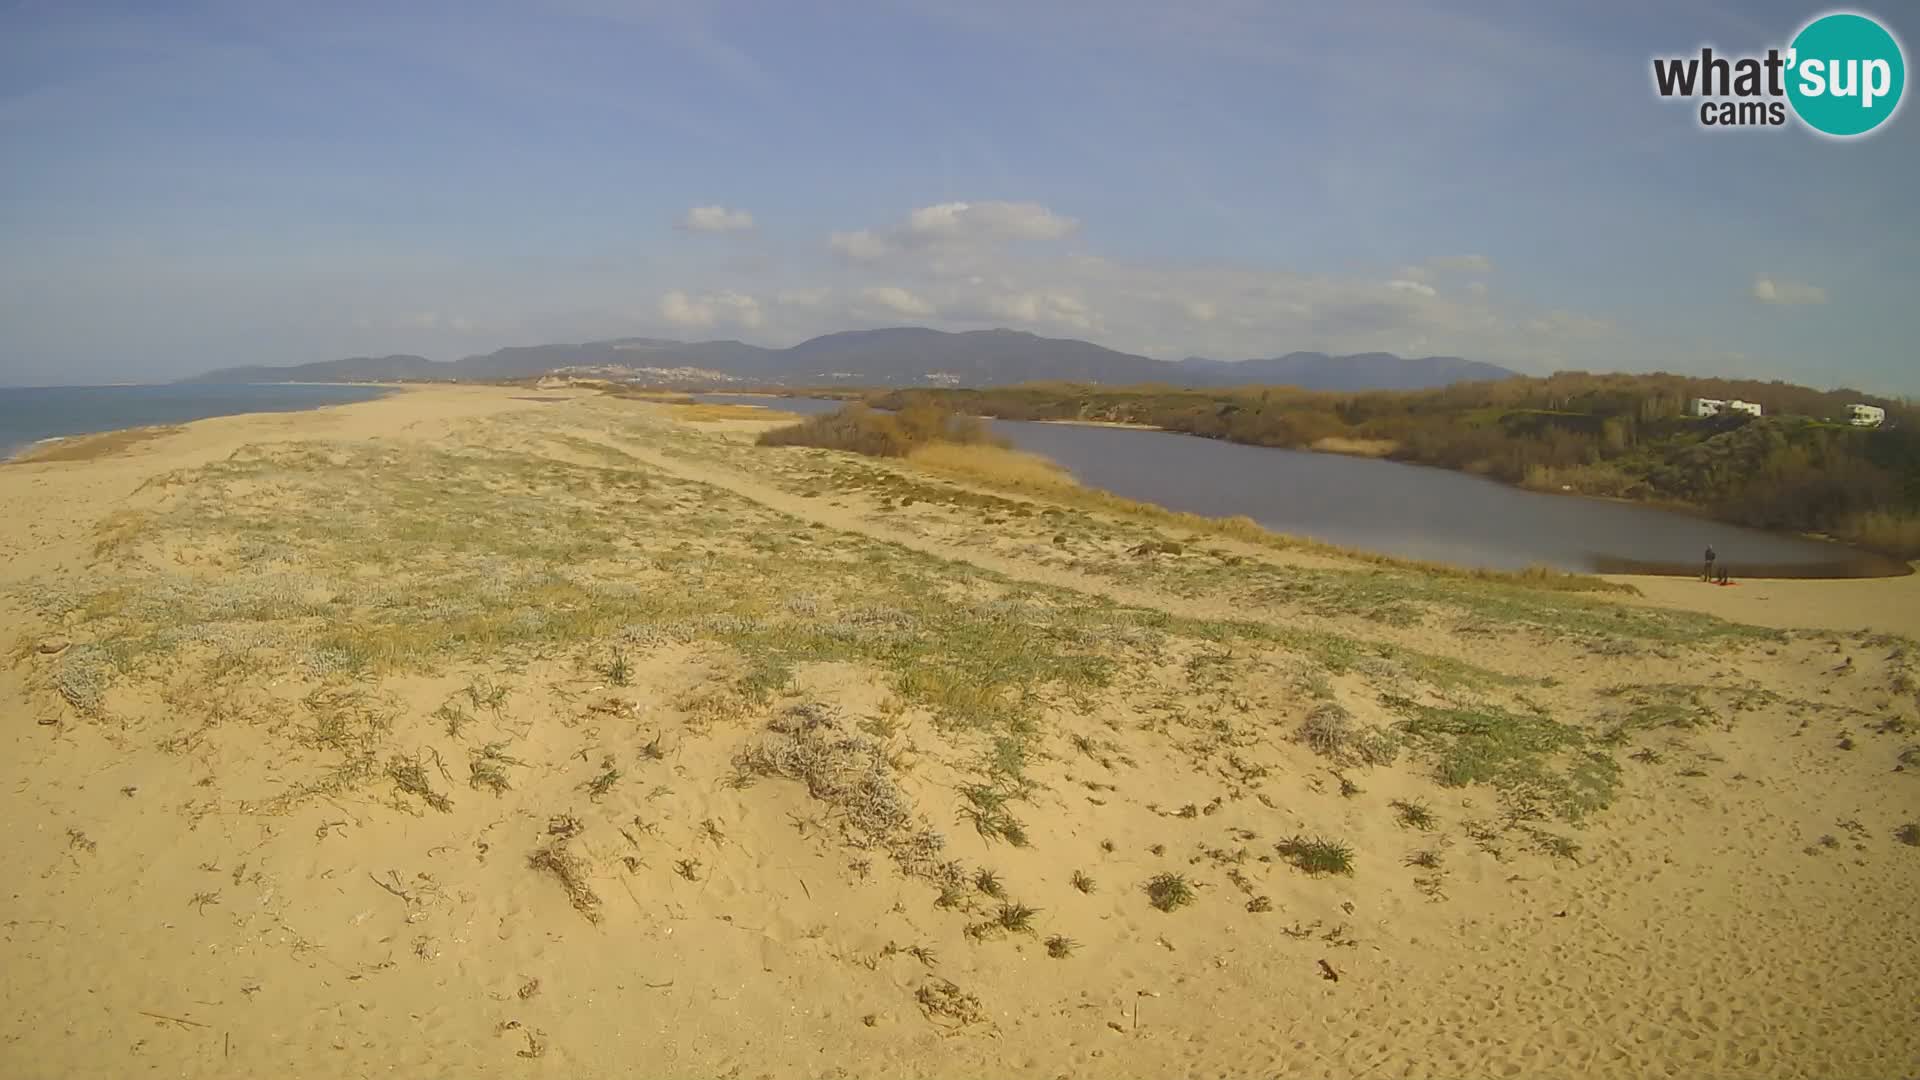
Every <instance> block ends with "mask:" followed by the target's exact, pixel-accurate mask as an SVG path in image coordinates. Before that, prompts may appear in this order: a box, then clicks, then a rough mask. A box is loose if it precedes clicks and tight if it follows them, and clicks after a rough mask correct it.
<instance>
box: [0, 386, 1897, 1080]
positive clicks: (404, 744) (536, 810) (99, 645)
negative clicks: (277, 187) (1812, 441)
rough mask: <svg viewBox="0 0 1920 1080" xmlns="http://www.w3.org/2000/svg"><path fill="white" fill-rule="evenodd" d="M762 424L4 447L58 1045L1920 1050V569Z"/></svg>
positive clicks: (1561, 1062) (494, 1061) (557, 397)
mask: <svg viewBox="0 0 1920 1080" xmlns="http://www.w3.org/2000/svg"><path fill="white" fill-rule="evenodd" d="M743 411H744V410H743ZM737 415H738V414H736V413H730V412H728V411H726V410H716V409H713V408H706V409H702V408H701V407H698V406H693V407H685V406H674V405H669V404H662V403H655V402H646V401H639V400H623V399H618V398H614V397H609V396H605V395H601V394H598V393H595V392H590V391H584V390H556V391H530V390H527V389H525V388H513V389H509V388H489V387H455V386H434V387H420V388H412V389H408V390H406V391H404V392H399V393H395V394H393V395H391V396H389V397H386V398H383V399H380V400H376V401H370V402H364V403H359V404H353V405H345V406H336V407H330V408H325V409H319V410H315V411H311V412H299V413H277V414H267V415H248V416H231V417H221V418H217V419H211V420H202V421H197V422H193V423H190V424H185V425H181V426H179V427H177V428H170V429H166V430H162V431H156V432H152V433H147V434H145V435H143V436H142V437H139V438H127V437H115V436H107V437H102V438H101V439H100V440H98V441H97V442H94V443H91V444H90V443H89V441H88V440H84V439H81V440H69V441H65V442H62V443H59V444H55V448H56V449H57V450H58V454H57V455H55V456H56V457H57V460H43V461H27V462H18V463H11V464H6V465H3V466H0V553H4V555H5V562H4V569H0V626H4V627H5V628H6V629H7V631H8V633H7V635H6V643H7V645H8V648H9V654H8V663H7V664H6V665H5V667H4V668H0V701H4V702H5V703H6V705H7V708H6V709H5V710H4V713H3V715H4V716H5V717H6V720H7V723H6V728H5V732H4V739H5V746H4V752H3V753H0V800H3V802H0V806H3V807H4V811H5V820H7V821H8V822H9V823H10V828H8V829H7V830H5V832H4V834H0V859H4V862H5V865H7V866H8V867H9V868H10V869H11V871H12V872H11V874H10V875H9V877H10V883H9V885H8V886H7V888H6V890H5V899H4V901H3V902H0V931H3V932H0V965H3V966H4V969H5V971H6V972H7V973H8V977H7V978H6V979H5V981H4V984H0V1005H3V1006H4V1008H3V1009H0V1075H5V1076H8V1077H33V1078H38V1077H47V1078H52V1077H124V1076H141V1075H164V1076H183V1077H201V1076H206V1077H225V1076H275V1075H284V1076H300V1077H343V1078H344V1077H365V1076H376V1075H378V1076H388V1075H402V1076H417V1075H434V1076H441V1075H444V1076H516V1077H520V1076H525V1077H599V1076H609V1077H611V1076H635V1075H644V1076H689V1077H693V1076H699V1077H719V1076H731V1077H760V1076H780V1077H786V1076H818V1077H856V1076H889V1077H949V1076H953V1077H958V1076H1015V1075H1019V1076H1042V1077H1080V1076H1103V1077H1104V1076H1113V1077H1141V1078H1148V1077H1155V1078H1157V1077H1169V1076H1193V1077H1200V1076H1207V1077H1213V1076H1222V1077H1224V1076H1236V1077H1237V1076H1260V1077H1329V1078H1331V1077H1355V1076H1367V1077H1498V1076H1523V1077H1617V1078H1633V1077H1687V1078H1695V1077H1808V1078H1815V1077H1818V1078H1831V1077H1857V1078H1863V1080H1864V1078H1888V1080H1895V1078H1903V1077H1911V1076H1914V1075H1920V996H1916V993H1915V987H1916V986H1920V926H1917V925H1916V922H1915V919H1914V915H1913V897H1914V896H1916V895H1920V646H1916V644H1915V642H1914V638H1915V637H1920V615H1916V614H1915V613H1916V612H1920V576H1910V577H1904V578H1897V579H1880V580H1855V581H1745V582H1742V583H1741V584H1740V585H1739V586H1738V587H1729V588H1718V587H1713V586H1707V585H1704V584H1702V583H1699V582H1694V581H1689V580H1685V579H1671V578H1644V579H1642V578H1623V579H1617V580H1618V581H1619V582H1621V583H1623V584H1630V585H1632V586H1634V588H1635V589H1637V593H1628V592H1575V591H1566V590H1553V589H1543V588H1535V587H1529V586H1528V585H1526V584H1524V583H1520V582H1513V581H1500V580H1487V581H1482V580H1474V579H1469V578H1464V577H1460V578H1455V577H1445V576H1436V575H1426V574H1421V573H1418V572H1414V571H1410V570H1405V569H1396V568H1393V567H1391V566H1381V565H1378V564H1375V563H1370V562H1361V561H1343V560H1342V559H1340V558H1339V557H1338V556H1335V555H1329V554H1327V553H1325V552H1320V551H1316V552H1311V553H1299V554H1295V553H1290V552H1288V551H1286V550H1284V549H1282V548H1280V547H1276V546H1273V545H1262V544H1258V543H1252V542H1248V541H1246V540H1244V539H1236V538H1234V537H1232V536H1229V535H1217V534H1212V533H1208V532H1205V531H1202V530H1195V529H1186V528H1181V527H1177V526H1175V525H1172V524H1169V523H1167V522H1165V521H1160V520H1154V519H1151V518H1148V517H1143V516H1130V515H1129V514H1127V513H1125V512H1123V511H1121V510H1116V509H1113V508H1111V507H1107V508H1102V507H1100V506H1097V505H1095V504H1093V503H1090V502H1086V501H1080V500H1076V499H1075V498H1074V497H1073V496H1072V494H1071V493H1070V492H1063V493H1061V494H1060V495H1058V496H1057V497H1053V498H1049V497H1045V496H1043V495H1039V494H1033V493H1031V492H1016V491H1012V490H1008V489H999V488H996V487H995V486H994V485H993V483H992V482H991V480H990V478H973V479H967V478H961V477H957V476H955V475H953V474H951V473H943V472H938V471H933V470H930V469H928V468H926V467H924V466H918V465H915V464H913V463H912V462H905V461H880V460H874V459H864V458H856V457H851V456H848V455H843V454H836V453H832V452H827V451H819V450H807V449H797V448H777V449H776V448H759V447H756V446H754V445H753V444H752V437H753V436H754V434H756V433H757V432H758V431H760V430H763V429H764V428H765V427H766V426H767V424H766V422H765V421H760V420H755V419H736V418H733V417H735V416H737Z"/></svg>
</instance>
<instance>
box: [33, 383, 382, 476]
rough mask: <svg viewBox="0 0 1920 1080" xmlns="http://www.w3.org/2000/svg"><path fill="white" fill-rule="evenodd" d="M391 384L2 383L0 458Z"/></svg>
mask: <svg viewBox="0 0 1920 1080" xmlns="http://www.w3.org/2000/svg"><path fill="white" fill-rule="evenodd" d="M389 392H390V391H388V390H386V389H384V388H381V387H377V386H324V385H318V384H312V383H232V384H226V383H168V384H163V385H157V386H31V387H0V460H3V459H6V458H10V457H13V456H14V455H16V454H18V453H20V452H21V451H23V450H26V449H28V448H30V447H32V446H33V445H34V444H35V443H37V442H41V441H42V440H45V439H56V438H61V437H64V436H68V435H91V434H94V433H95V432H101V431H118V430H119V429H121V428H130V427H147V426H150V425H154V424H181V423H185V422H187V421H189V420H204V419H206V418H207V417H209V416H232V415H234V414H236V413H257V412H298V411H299V410H302V409H317V408H319V407H320V406H322V405H345V404H349V403H351V402H355V401H370V400H372V399H374V398H377V397H381V396H384V395H385V394H387V393H389Z"/></svg>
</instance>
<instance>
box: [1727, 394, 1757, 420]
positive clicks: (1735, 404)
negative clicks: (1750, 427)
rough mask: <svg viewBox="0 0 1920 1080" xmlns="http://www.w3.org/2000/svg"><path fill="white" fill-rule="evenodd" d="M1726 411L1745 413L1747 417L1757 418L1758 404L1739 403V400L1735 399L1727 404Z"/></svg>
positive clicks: (1751, 402)
mask: <svg viewBox="0 0 1920 1080" xmlns="http://www.w3.org/2000/svg"><path fill="white" fill-rule="evenodd" d="M1727 411H1728V412H1738V413H1746V414H1747V415H1748V416H1759V415H1760V403H1759V402H1757V401H1741V400H1740V399H1739V398H1735V399H1733V400H1732V401H1729V402H1727Z"/></svg>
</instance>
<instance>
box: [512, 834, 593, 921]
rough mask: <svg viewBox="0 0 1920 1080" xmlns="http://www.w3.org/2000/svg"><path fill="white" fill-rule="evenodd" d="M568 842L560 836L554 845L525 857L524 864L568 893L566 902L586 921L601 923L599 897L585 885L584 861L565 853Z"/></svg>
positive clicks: (585, 868)
mask: <svg viewBox="0 0 1920 1080" xmlns="http://www.w3.org/2000/svg"><path fill="white" fill-rule="evenodd" d="M567 839H570V838H569V837H563V838H562V839H560V840H557V841H555V842H554V843H551V844H548V845H547V846H545V847H543V848H539V849H537V850H535V851H534V853H533V854H532V855H530V856H528V857H527V865H528V866H529V867H531V868H532V869H534V870H537V871H540V872H541V873H543V874H548V875H550V876H552V877H553V878H554V880H556V881H558V882H559V883H560V887H561V888H563V889H565V890H566V891H567V899H568V900H569V901H570V902H571V903H572V904H573V909H574V910H575V911H578V912H579V913H580V914H582V915H584V916H586V919H587V921H588V922H594V923H597V922H599V921H600V896H599V894H597V893H595V892H594V891H593V887H592V886H590V885H588V884H587V864H586V860H584V859H582V858H580V857H579V856H578V855H575V854H573V853H572V852H570V851H568V850H567V844H566V842H567Z"/></svg>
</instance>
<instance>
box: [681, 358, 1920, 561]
mask: <svg viewBox="0 0 1920 1080" xmlns="http://www.w3.org/2000/svg"><path fill="white" fill-rule="evenodd" d="M700 396H701V398H702V400H708V401H727V402H735V403H739V404H757V405H772V406H773V407H775V408H780V409H785V410H788V411H792V412H803V413H815V412H831V411H832V410H834V409H837V408H839V407H841V406H842V405H844V404H845V402H839V401H825V400H821V399H816V398H781V399H778V400H769V399H767V398H760V397H742V396H737V395H726V394H710V395H700ZM990 423H991V424H992V426H993V428H994V430H995V431H997V432H999V433H1000V434H1002V435H1004V436H1006V437H1007V438H1008V439H1010V440H1012V442H1013V444H1014V445H1015V446H1017V447H1019V448H1020V449H1022V450H1030V451H1032V452H1034V453H1036V454H1041V455H1044V456H1046V457H1049V458H1052V459H1053V460H1054V461H1056V462H1058V463H1060V464H1061V465H1063V466H1065V467H1066V468H1067V469H1069V470H1071V471H1072V473H1073V474H1074V476H1075V477H1077V478H1078V479H1079V480H1080V482H1081V483H1084V484H1087V485H1088V486H1090V487H1097V488H1103V489H1105V490H1107V491H1111V492H1113V493H1114V494H1116V495H1123V496H1125V497H1127V498H1129V499H1139V500H1141V501H1143V502H1151V503H1158V504H1159V505H1161V506H1165V507H1167V508H1169V509H1172V510H1184V511H1187V512H1189V513H1194V514H1204V515H1206V516H1208V517H1226V516H1230V515H1234V514H1244V515H1246V516H1247V517H1250V518H1252V519H1253V520H1255V521H1257V522H1259V523H1260V524H1262V525H1264V526H1266V527H1267V528H1269V529H1273V530H1274V531H1276V532H1283V533H1290V534H1293V535H1296V536H1308V537H1312V538H1314V539H1317V540H1324V541H1327V542H1329V543H1334V544H1341V545H1345V546H1349V547H1356V548H1362V549H1365V550H1368V551H1378V552H1383V553H1386V554H1389V555H1397V556H1400V557H1403V558H1410V559H1428V560H1433V561H1437V562H1447V563H1453V564H1456V565H1461V566H1477V567H1486V568H1489V569H1500V570H1517V569H1522V568H1524V567H1527V566H1530V565H1544V566H1552V567H1556V568H1558V569H1562V570H1573V571H1580V572H1589V573H1593V572H1599V573H1684V574H1698V573H1699V572H1700V563H1701V555H1702V553H1703V552H1704V550H1705V548H1706V547H1707V546H1708V545H1709V544H1711V545H1712V546H1713V547H1714V549H1715V551H1716V552H1717V553H1718V554H1719V556H1720V560H1721V562H1723V563H1724V564H1726V566H1727V567H1728V570H1729V572H1730V573H1731V575H1732V576H1734V577H1736V578H1738V577H1873V576H1881V575H1891V574H1903V573H1907V572H1909V568H1908V567H1907V566H1906V564H1904V563H1901V562H1898V561H1897V560H1892V559H1887V558H1883V557H1881V556H1878V555H1874V554H1872V553H1869V552H1863V551H1859V550H1857V549H1854V548H1850V547H1847V546H1845V545H1841V544H1831V543H1825V542H1822V541H1818V540H1811V539H1807V538H1805V537H1800V536H1793V535H1788V534H1782V533H1769V532H1763V531H1760V530H1757V529H1747V528H1742V527H1740V526H1737V525H1724V524H1720V523H1718V522H1714V521H1709V520H1707V519H1705V518H1701V517H1695V516H1693V515H1690V514H1684V513H1676V512H1674V511H1671V510H1659V509H1655V508H1653V507H1647V506H1636V505H1634V504H1631V503H1619V502H1608V501H1602V500H1597V499H1583V498H1577V497H1572V496H1562V495H1547V494H1542V493H1540V492H1534V491H1524V490H1522V489H1520V488H1515V487H1509V486H1507V485H1505V484H1501V483H1496V482H1494V481H1491V480H1486V479H1483V478H1481V477H1477V476H1470V475H1468V474H1466V473H1460V472H1453V471H1450V470H1446V469H1436V468H1429V467H1426V466H1421V465H1407V464H1403V463H1400V462H1395V461H1383V460H1378V459H1373V458H1358V457H1346V456H1342V455H1339V454H1316V453H1309V452H1306V451H1299V450H1276V449H1271V448H1268V447H1261V446H1244V445H1241V444H1238V443H1230V442H1224V441H1220V440H1216V439H1203V438H1199V437H1197V436H1193V435H1179V434H1174V433H1171V432H1163V431H1146V430H1139V429H1129V428H1110V427H1091V426H1084V425H1078V424H1050V423H1033V422H1028V421H1018V420H994V421H990Z"/></svg>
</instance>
